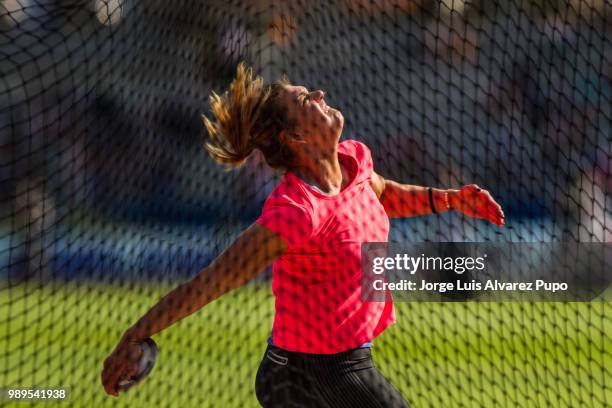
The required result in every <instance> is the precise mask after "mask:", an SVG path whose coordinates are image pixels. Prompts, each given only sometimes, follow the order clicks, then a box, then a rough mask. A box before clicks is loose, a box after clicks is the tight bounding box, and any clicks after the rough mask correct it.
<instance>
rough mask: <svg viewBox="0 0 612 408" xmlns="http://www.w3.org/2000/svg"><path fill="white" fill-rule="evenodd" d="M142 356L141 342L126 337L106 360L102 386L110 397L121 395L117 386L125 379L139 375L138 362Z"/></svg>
mask: <svg viewBox="0 0 612 408" xmlns="http://www.w3.org/2000/svg"><path fill="white" fill-rule="evenodd" d="M141 355H142V348H141V346H140V342H139V341H137V340H134V339H131V338H129V337H127V336H126V335H124V336H123V337H122V338H121V341H120V342H119V344H118V345H117V347H116V348H115V350H114V351H113V352H112V353H111V355H110V356H108V358H107V359H106V360H104V369H103V370H102V385H103V386H104V390H105V391H106V393H107V394H109V395H114V396H117V395H119V388H118V387H117V384H118V383H119V381H120V380H122V379H124V378H129V377H131V376H134V375H136V374H137V373H138V361H139V360H140V356H141Z"/></svg>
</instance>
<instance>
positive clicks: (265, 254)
mask: <svg viewBox="0 0 612 408" xmlns="http://www.w3.org/2000/svg"><path fill="white" fill-rule="evenodd" d="M286 250H287V244H286V243H285V241H284V240H283V239H282V238H281V237H280V236H278V235H276V234H274V233H272V232H271V231H269V230H268V229H266V228H265V227H262V226H260V225H258V224H253V225H251V226H250V227H249V228H247V229H246V230H245V231H244V232H243V233H242V234H241V235H240V236H239V237H238V238H237V239H236V240H235V241H234V242H233V243H232V244H231V245H230V246H229V247H228V248H227V249H226V250H225V251H224V252H223V253H222V254H221V255H219V256H218V257H217V258H216V259H215V260H214V261H213V262H212V263H211V264H210V265H209V266H207V267H206V268H204V269H203V270H202V271H201V272H200V273H199V274H198V275H197V276H195V277H194V278H193V279H191V280H190V281H188V282H186V283H183V284H182V285H179V286H178V287H176V288H175V289H173V290H172V291H170V292H169V293H168V294H167V295H166V296H164V297H163V298H162V299H161V300H160V301H159V302H157V303H156V304H155V305H154V306H153V307H152V308H151V309H150V310H149V311H148V312H147V313H145V315H144V316H142V317H141V318H140V320H138V322H137V323H136V324H134V325H133V326H132V327H130V328H129V329H128V330H127V331H126V332H125V333H124V334H123V337H122V338H121V340H120V341H119V344H118V345H117V347H116V348H115V350H114V351H113V352H112V353H111V354H110V356H109V357H108V358H107V359H106V360H105V361H104V368H103V370H102V384H103V385H104V389H105V390H106V392H107V393H108V394H110V395H114V396H117V395H118V394H119V390H118V388H117V384H118V382H119V380H120V379H121V378H123V377H126V376H127V377H129V376H130V375H132V374H134V373H135V372H136V370H137V367H138V359H139V356H140V353H141V349H140V342H141V341H142V340H143V339H145V338H147V337H150V336H152V335H153V334H155V333H158V332H160V331H162V330H164V329H165V328H166V327H168V326H170V325H172V324H174V323H176V322H177V321H179V320H181V319H183V318H185V317H187V316H189V315H191V314H193V313H195V312H197V311H198V310H200V309H201V308H202V307H204V306H205V305H207V304H208V303H210V302H212V301H213V300H215V299H217V298H218V297H220V296H221V295H223V294H224V293H227V292H229V291H230V290H232V289H235V288H237V287H239V286H241V285H243V284H244V283H246V282H248V281H250V280H251V279H253V278H254V277H255V276H257V274H259V273H260V272H261V271H262V270H263V269H264V268H265V267H266V266H268V265H270V264H271V263H272V262H273V261H274V260H275V259H276V258H278V257H279V256H281V255H282V254H283V253H284V252H285V251H286Z"/></svg>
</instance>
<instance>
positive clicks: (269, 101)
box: [202, 63, 292, 170]
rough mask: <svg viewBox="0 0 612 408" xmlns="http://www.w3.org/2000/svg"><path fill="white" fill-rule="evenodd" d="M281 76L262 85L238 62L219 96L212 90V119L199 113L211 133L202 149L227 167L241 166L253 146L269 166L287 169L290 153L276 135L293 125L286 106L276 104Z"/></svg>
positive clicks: (258, 78)
mask: <svg viewBox="0 0 612 408" xmlns="http://www.w3.org/2000/svg"><path fill="white" fill-rule="evenodd" d="M287 85H289V81H288V80H287V79H286V78H282V79H280V80H278V81H275V82H273V83H272V84H270V85H268V86H265V85H264V83H263V79H262V78H261V77H259V76H258V77H255V78H253V71H252V69H251V68H245V65H244V63H240V64H239V65H238V68H237V70H236V78H235V79H234V80H233V81H232V83H231V84H230V86H229V89H228V90H227V91H225V92H224V93H223V94H222V95H221V96H220V95H217V94H216V93H215V92H213V93H212V94H211V95H210V98H209V103H210V108H211V111H212V114H213V116H214V121H211V120H209V119H208V118H207V117H206V116H204V115H202V119H203V121H204V126H205V127H206V130H207V131H208V135H209V136H210V139H211V140H210V141H209V142H207V143H206V145H205V148H206V150H207V151H208V153H209V154H210V156H211V157H212V158H213V159H214V160H215V161H216V162H217V163H220V164H223V165H225V166H226V167H227V169H228V170H229V169H232V168H237V167H240V166H241V165H242V164H243V163H244V162H245V161H246V159H247V158H248V157H249V156H250V154H251V153H252V152H253V150H254V149H259V150H260V151H261V152H262V153H263V155H264V158H265V160H266V162H267V163H268V165H269V166H270V167H272V168H288V167H289V166H290V164H291V160H292V155H291V152H290V151H289V150H288V148H287V147H286V146H284V145H283V144H282V143H281V141H280V140H279V138H278V134H279V133H280V131H281V130H283V129H289V128H291V127H292V124H291V123H289V121H288V118H287V109H286V108H285V107H284V106H282V104H281V103H279V98H280V95H281V93H282V92H283V90H284V88H285V87H286V86H287Z"/></svg>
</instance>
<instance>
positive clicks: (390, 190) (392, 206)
mask: <svg viewBox="0 0 612 408" xmlns="http://www.w3.org/2000/svg"><path fill="white" fill-rule="evenodd" d="M370 185H371V186H372V189H373V190H374V192H375V193H376V195H377V196H378V199H379V200H380V202H381V204H382V205H383V207H384V208H385V211H386V212H387V215H388V216H389V218H403V217H414V216H417V215H426V214H431V213H432V208H431V207H432V205H433V207H434V208H435V210H436V212H438V213H441V212H445V211H449V210H456V211H459V212H461V213H463V214H465V215H467V216H470V217H474V218H483V219H486V220H488V221H490V222H492V223H493V224H496V225H499V226H502V225H504V212H503V211H502V208H501V206H500V205H499V204H498V203H497V202H496V201H495V200H494V199H493V197H491V194H489V192H488V191H486V190H483V189H481V188H480V187H478V186H477V185H475V184H470V185H467V186H464V187H462V188H461V189H460V190H441V189H437V188H432V189H431V198H432V202H431V203H430V200H429V191H428V188H427V187H421V186H414V185H409V184H400V183H397V182H395V181H392V180H385V179H384V178H383V177H381V176H380V175H379V174H376V173H373V174H372V179H371V180H370Z"/></svg>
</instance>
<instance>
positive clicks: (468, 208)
mask: <svg viewBox="0 0 612 408" xmlns="http://www.w3.org/2000/svg"><path fill="white" fill-rule="evenodd" d="M448 199H449V202H450V205H451V207H452V208H453V209H455V210H457V211H459V212H461V213H463V214H465V215H467V216H470V217H474V218H483V219H485V220H487V221H489V222H492V223H493V224H495V225H499V226H503V225H504V223H505V219H504V212H503V211H502V208H501V206H500V205H499V204H498V203H497V202H496V201H495V200H494V199H493V197H491V194H489V192H488V191H487V190H483V189H481V188H480V187H478V186H477V185H476V184H470V185H467V186H463V187H462V188H461V190H454V191H449V193H448Z"/></svg>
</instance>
